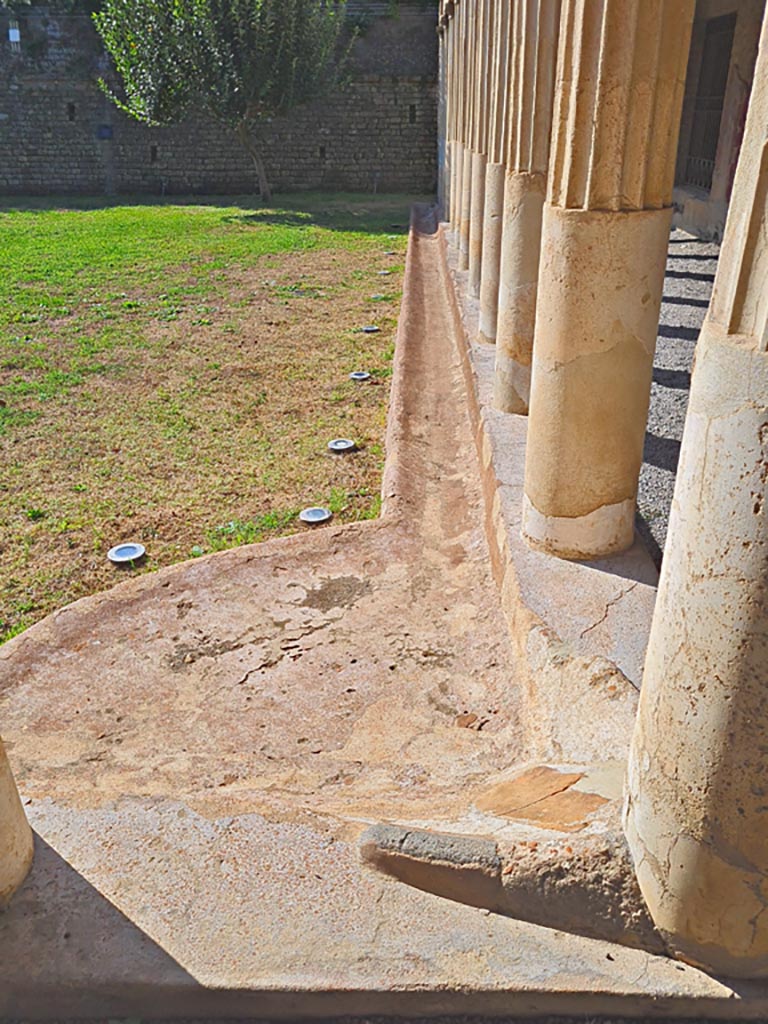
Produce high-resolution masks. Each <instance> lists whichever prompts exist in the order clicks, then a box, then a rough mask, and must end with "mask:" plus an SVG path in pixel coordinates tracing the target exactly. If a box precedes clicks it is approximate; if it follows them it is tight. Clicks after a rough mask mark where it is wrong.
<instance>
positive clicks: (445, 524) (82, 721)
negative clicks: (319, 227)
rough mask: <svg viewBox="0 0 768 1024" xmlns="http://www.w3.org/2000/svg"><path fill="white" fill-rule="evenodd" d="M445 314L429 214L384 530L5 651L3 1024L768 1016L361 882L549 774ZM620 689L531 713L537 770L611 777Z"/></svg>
mask: <svg viewBox="0 0 768 1024" xmlns="http://www.w3.org/2000/svg"><path fill="white" fill-rule="evenodd" d="M450 287H451V285H450V278H449V275H448V273H447V270H446V265H445V258H444V252H443V240H442V237H441V235H440V234H439V232H436V231H435V230H434V224H433V223H432V222H431V220H430V217H429V215H428V213H427V212H426V211H422V214H421V220H420V222H419V230H416V231H414V233H413V235H412V239H411V245H410V252H409V262H408V267H407V271H406V286H405V295H404V302H403V310H402V316H401V324H400V333H399V338H398V349H397V353H396V357H395V358H396V361H395V378H394V384H393V393H392V406H391V410H390V425H389V433H388V444H387V452H388V455H387V468H386V473H385V480H384V496H385V514H384V516H383V518H382V519H381V520H380V521H379V522H377V523H365V524H359V525H354V526H347V527H344V528H329V529H324V530H320V531H316V532H308V533H305V534H301V535H298V536H295V537H292V538H288V539H285V540H278V541H274V542H269V543H266V544H262V545H256V546H252V547H246V548H241V549H238V550H234V551H228V552H225V553H222V554H220V555H213V556H210V557H207V558H202V559H199V560H196V561H194V562H191V563H187V564H184V565H180V566H175V567H172V568H170V569H167V570H163V571H160V572H158V573H156V574H153V575H148V576H142V577H140V578H137V579H136V580H132V581H129V582H127V583H125V584H123V585H121V586H119V587H117V588H115V589H114V590H112V591H109V592H107V593H105V594H102V595H99V596H96V597H93V598H89V599H86V600H84V601H81V602H78V603H77V604H75V605H72V606H70V607H69V608H66V609H64V610H62V611H60V612H59V613H57V614H55V615H54V616H51V617H50V618H49V619H47V620H45V621H43V622H41V623H39V624H38V625H37V626H35V627H33V628H32V629H31V630H29V631H28V632H27V633H25V634H23V635H22V636H20V637H18V638H16V639H15V640H13V641H11V642H9V643H8V644H7V645H5V646H4V647H3V648H1V649H0V722H2V732H3V736H4V740H5V742H6V746H7V749H8V753H9V757H10V759H11V763H12V765H13V768H14V772H15V775H16V778H17V782H18V785H19V789H20V791H21V793H22V797H23V800H24V803H25V806H26V811H27V813H28V816H29V819H30V821H31V823H32V825H33V827H34V829H35V832H36V846H37V850H36V859H35V863H34V866H33V869H32V872H31V874H30V876H29V878H28V880H27V882H26V883H25V884H24V886H23V887H22V889H21V890H20V892H19V893H18V894H17V896H16V898H15V899H14V901H13V902H12V904H11V907H10V909H9V910H8V911H7V912H6V913H5V914H3V915H2V916H0V1015H2V1016H6V1017H24V1018H36V1017H40V1018H63V1017H73V1016H100V1017H103V1016H110V1017H115V1016H130V1017H145V1018H146V1017H152V1018H158V1017H191V1016H194V1017H202V1016H208V1017H225V1016H229V1017H232V1016H238V1015H239V1016H252V1017H253V1016H262V1017H272V1018H277V1017H285V1018H296V1017H319V1016H334V1015H341V1014H355V1015H369V1014H387V1015H393V1014H404V1015H411V1016H418V1015H429V1014H447V1013H451V1014H466V1013H472V1014H486V1015H498V1016H501V1015H506V1016H520V1017H526V1016H536V1015H544V1014H556V1013H559V1014H570V1015H574V1014H591V1015H596V1014H614V1015H623V1016H633V1015H635V1016H686V1017H690V1018H693V1019H702V1018H704V1017H715V1018H733V1019H745V1018H747V1017H754V1018H759V1017H765V1016H766V1014H768V988H766V987H765V986H763V985H752V984H746V983H739V984H738V986H734V985H731V984H729V983H728V982H724V981H720V980H716V979H712V978H710V977H708V976H706V975H705V974H703V973H701V972H699V971H697V970H695V969H693V968H690V967H687V966H685V965H682V964H679V963H674V962H673V961H671V960H668V959H666V958H663V957H657V956H651V955H649V954H646V953H644V952H641V951H637V950H631V949H627V948H624V947H619V946H614V945H610V944H608V943H605V942H600V941H596V940H590V939H586V938H579V937H575V936H571V935H566V934H564V933H562V932H558V931H554V930H550V929H546V928H541V927H537V926H535V925H531V924H525V923H520V922H517V921H514V920H510V919H507V918H504V917H502V916H499V915H495V914H491V913H489V912H488V911H484V910H480V909H475V908H472V907H468V906H464V905H462V904H459V903H455V902H452V901H449V900H447V899H443V898H441V897H438V896H433V895H430V894H428V893H425V892H420V891H418V890H415V889H412V888H409V887H407V886H405V885H403V884H401V883H399V882H396V881H394V880H391V879H387V878H384V877H383V876H380V875H378V874H376V873H373V872H372V871H370V870H368V869H367V868H364V867H363V866H362V865H361V863H360V857H359V851H358V839H359V836H360V834H361V833H362V831H363V830H364V829H365V828H366V827H367V826H368V825H370V824H371V823H376V822H381V821H393V822H399V823H405V824H412V825H414V826H418V827H421V828H429V827H434V828H437V829H440V830H442V831H451V830H456V831H463V832H472V833H473V834H492V835H493V834H496V835H503V834H504V832H505V829H506V828H507V827H508V826H509V827H510V828H511V827H515V826H514V822H512V823H510V822H505V820H504V815H503V814H502V813H501V812H499V813H494V812H493V811H492V810H491V811H488V810H485V811H479V810H478V807H477V801H478V798H479V797H481V796H482V795H483V794H485V793H487V791H488V790H490V789H492V787H493V786H494V785H496V784H497V783H499V782H501V781H504V780H506V779H509V778H511V777H513V776H514V775H516V774H519V772H520V771H521V769H522V768H524V767H525V766H530V765H537V764H542V763H552V760H553V758H552V756H551V755H552V753H553V752H552V750H549V749H548V748H547V746H546V743H543V741H542V737H541V723H540V721H537V720H536V718H537V715H538V713H539V712H538V708H539V703H538V701H537V700H535V699H533V696H534V693H533V690H532V684H531V682H530V671H531V670H530V666H525V665H523V664H522V662H521V658H520V654H519V650H518V646H517V645H516V644H515V643H513V641H512V639H511V635H510V632H509V623H508V616H507V615H506V614H505V611H504V610H503V607H502V602H501V600H500V596H499V589H498V587H497V583H496V582H495V581H494V578H493V575H492V571H491V558H490V555H489V548H488V543H487V536H486V530H485V528H484V523H485V522H486V511H485V510H484V502H485V501H487V497H488V496H487V488H486V492H485V495H484V491H483V486H484V485H483V483H482V480H481V473H480V465H481V460H479V459H478V454H477V450H476V446H475V430H476V422H475V426H473V425H472V424H473V414H472V409H471V406H472V403H473V402H474V401H475V399H474V398H473V397H472V396H468V394H467V391H466V387H467V384H466V380H467V378H466V377H465V374H464V373H463V372H462V359H464V360H466V353H464V352H463V350H462V344H463V342H462V340H461V338H460V336H459V331H458V323H457V320H456V317H455V315H454V307H453V306H452V301H451V299H450V294H449V289H450ZM574 664H575V663H574ZM574 671H575V669H574ZM618 676H620V678H621V679H624V677H623V676H621V674H620V673H619V674H618ZM618 676H617V678H618ZM590 678H591V677H590ZM543 685H544V684H543ZM546 685H550V684H549V683H547V684H546ZM579 685H581V684H579ZM590 685H591V684H590ZM614 685H615V684H614ZM619 685H620V686H621V687H623V689H622V692H621V693H620V694H619V701H618V703H616V702H615V701H614V703H611V702H610V701H608V702H607V703H606V704H605V715H604V720H603V721H602V722H601V723H596V722H595V705H594V704H584V705H583V706H581V707H579V706H575V704H577V703H578V702H574V701H573V700H572V698H571V695H570V694H569V693H568V692H567V690H564V691H563V692H562V693H560V694H558V693H555V694H552V695H550V699H549V703H548V706H549V707H550V712H549V713H550V714H553V715H554V714H559V716H560V722H559V735H561V737H564V738H562V739H561V741H560V743H559V749H558V751H557V753H558V763H562V764H566V765H573V764H574V762H579V763H583V762H584V756H583V752H584V751H585V750H587V751H589V750H591V749H592V748H593V747H594V748H596V749H600V750H604V751H605V757H606V758H607V759H610V760H611V761H612V763H613V762H615V761H616V760H617V758H618V759H619V760H620V756H621V753H622V749H623V748H622V745H623V744H626V742H628V739H629V736H628V731H627V723H628V722H630V721H631V715H632V711H633V707H634V699H635V693H636V691H635V689H634V688H633V687H632V686H631V684H630V683H629V682H628V681H627V680H626V679H624V682H623V683H619ZM593 689H594V687H593ZM598 696H599V694H598ZM558 703H559V705H560V710H559V712H558V711H552V710H551V707H552V706H553V705H555V704H558ZM601 730H603V732H602V733H601ZM588 736H592V737H593V739H592V740H589V739H585V737H588ZM569 737H570V739H569ZM571 741H572V742H571ZM583 825H584V828H585V829H586V830H589V829H590V828H592V827H596V826H594V825H593V823H592V822H591V820H590V819H589V818H588V817H587V818H585V821H584V822H583ZM527 827H529V826H526V828H527ZM531 834H537V835H540V837H541V841H546V839H547V836H548V835H549V831H548V829H546V828H542V829H538V830H534V833H531Z"/></svg>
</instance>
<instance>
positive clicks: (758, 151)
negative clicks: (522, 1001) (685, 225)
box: [625, 25, 768, 977]
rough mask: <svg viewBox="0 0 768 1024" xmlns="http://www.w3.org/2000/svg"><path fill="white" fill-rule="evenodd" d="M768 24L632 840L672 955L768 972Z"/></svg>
mask: <svg viewBox="0 0 768 1024" xmlns="http://www.w3.org/2000/svg"><path fill="white" fill-rule="evenodd" d="M767 349H768V28H767V27H766V25H764V26H763V31H762V38H761V46H760V53H759V56H758V64H757V68H756V71H755V79H754V85H753V92H752V99H751V102H750V107H749V113H748V116H747V123H746V129H745V135H744V141H743V145H742V149H741V156H740V159H739V164H738V168H737V171H736V178H735V182H734V187H733V193H732V197H731V205H730V212H729V214H728V220H727V224H726V229H725V235H724V239H723V246H722V250H721V253H720V261H719V265H718V270H717V277H716V280H715V287H714V293H713V297H712V302H711V305H710V308H709V312H708V315H707V318H706V321H705V323H704V327H703V329H702V332H701V336H700V338H699V342H698V346H697V348H696V366H695V370H694V373H693V380H692V384H691V393H690V404H689V406H688V415H687V419H686V424H685V431H684V434H683V442H682V451H681V457H680V464H679V467H678V471H677V481H676V485H675V497H674V501H673V503H672V514H671V517H670V523H669V534H668V537H667V544H666V549H665V552H664V563H663V566H662V572H661V580H660V582H659V594H658V599H657V602H656V609H655V613H654V617H653V625H652V629H651V636H650V641H649V645H648V653H647V658H646V664H645V675H644V678H643V689H642V696H641V700H640V708H639V712H638V718H637V724H636V728H635V733H634V737H633V741H632V747H631V751H630V758H629V773H628V783H627V803H626V807H625V831H626V834H627V838H628V840H629V845H630V848H631V851H632V854H633V857H634V860H635V866H636V872H637V878H638V881H639V883H640V888H641V890H642V892H643V895H644V897H645V899H646V902H647V904H648V907H649V910H650V912H651V915H652V917H653V919H654V921H655V923H656V925H657V927H658V928H659V930H660V931H661V933H662V934H663V935H664V937H665V938H666V940H667V943H668V945H669V947H670V949H671V950H672V951H673V952H675V953H676V954H678V955H679V956H682V957H684V958H685V959H687V960H691V961H693V962H695V963H698V964H700V965H702V966H704V967H705V968H707V969H709V970H712V971H716V972H720V973H724V974H728V975H741V976H752V977H757V976H762V977H765V976H768V701H767V700H766V680H767V679H768V520H767V519H766V517H767V516H768V493H767V491H768V486H767V481H768V352H767V351H766V350H767Z"/></svg>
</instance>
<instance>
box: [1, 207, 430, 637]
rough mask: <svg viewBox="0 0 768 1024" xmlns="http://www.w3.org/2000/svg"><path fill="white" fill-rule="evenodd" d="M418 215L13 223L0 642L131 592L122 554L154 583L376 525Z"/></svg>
mask: <svg viewBox="0 0 768 1024" xmlns="http://www.w3.org/2000/svg"><path fill="white" fill-rule="evenodd" d="M409 205H410V199H409V198H408V197H403V196H397V197H391V196H383V197H369V196H366V197H361V196H323V195H319V194H317V195H304V196H301V197H300V198H297V197H290V198H289V199H286V200H285V201H282V200H281V201H280V202H279V203H276V204H275V205H274V207H273V208H271V209H260V208H255V207H254V205H253V204H252V203H251V202H250V200H247V201H243V202H237V201H233V200H231V199H227V200H226V201H225V202H222V203H219V202H217V201H215V200H211V201H206V202H200V201H190V202H188V203H184V202H174V203H160V202H157V203H153V202H145V201H142V202H137V203H130V202H119V203H115V204H105V203H104V202H102V201H100V200H76V201H70V200H66V201H56V202H51V201H44V200H30V201H28V202H25V203H21V202H18V201H15V200H14V201H10V200H7V201H6V205H5V206H0V249H2V251H3V255H4V264H5V269H6V272H5V273H4V275H3V276H2V278H0V570H2V575H1V576H0V642H1V641H2V640H3V639H8V638H9V637H10V636H13V635H15V634H16V633H18V632H19V631H21V630H22V629H24V628H26V627H27V626H29V625H31V624H32V623H33V622H34V621H37V620H38V619H39V618H41V617H42V616H43V615H45V614H48V613H49V612H50V611H52V610H54V609H55V608H56V607H59V606H61V605H62V604H64V603H67V602H69V601H71V600H74V599H76V598H78V597H81V596H83V595H85V594H89V593H93V592H94V591H97V590H100V589H103V588H104V587H107V586H109V585H111V584H112V583H114V582H116V581H117V580H119V579H121V578H124V575H123V574H121V573H118V572H117V571H116V570H114V569H113V568H112V567H111V566H109V564H108V563H107V562H106V552H107V550H108V549H109V548H110V547H111V546H112V545H113V544H117V543H119V542H121V541H125V540H139V541H141V542H142V543H144V544H145V545H146V546H147V549H148V558H147V562H146V565H145V566H144V567H142V568H141V569H136V570H134V571H136V572H139V571H149V570H151V569H154V568H157V567H159V566H161V565H168V564H171V563H173V562H176V561H179V560H181V559H184V558H189V557H193V556H194V555H198V554H200V553H202V552H209V551H219V550H224V549H225V548H228V547H232V546H235V545H237V544H242V543H251V542H253V541H259V540H263V539H266V538H268V537H273V536H278V535H282V534H285V533H289V532H292V531H294V530H296V529H299V528H300V524H299V523H298V520H297V518H296V517H297V515H298V512H299V510H300V509H301V508H302V507H304V506H307V505H312V504H324V505H326V506H328V507H330V508H331V509H332V511H334V513H335V515H336V521H337V522H338V521H342V522H350V521H353V520H357V519H365V518H372V517H374V516H376V515H378V512H379V498H378V492H379V486H380V476H381V469H382V463H383V432H384V426H385V418H386V401H387V397H388V377H389V376H390V375H391V360H392V352H393V343H394V335H395V327H396V317H397V312H398V305H399V297H400V293H399V288H400V284H401V278H402V267H403V258H404V254H405V248H406V239H407V218H408V208H409ZM389 251H392V252H394V255H391V256H387V255H385V253H386V252H389ZM382 269H387V270H392V274H391V275H389V276H386V277H382V276H379V275H378V273H377V272H378V271H379V270H382ZM374 296H375V298H374ZM372 322H373V323H375V324H376V325H377V326H379V327H380V328H381V330H380V332H379V333H378V334H370V335H369V334H362V333H360V332H359V330H358V328H359V327H360V326H362V325H364V324H368V323H372ZM355 369H367V370H369V371H371V372H372V373H373V379H372V381H371V382H370V383H367V384H364V385H360V384H354V383H353V382H351V381H349V379H348V374H349V373H350V372H351V371H352V370H355ZM335 436H350V437H354V439H355V440H356V441H357V443H358V445H359V451H358V452H357V453H356V454H355V455H353V456H347V457H342V458H338V457H334V456H332V455H329V454H328V453H327V450H326V444H327V441H328V440H329V439H330V438H332V437H335Z"/></svg>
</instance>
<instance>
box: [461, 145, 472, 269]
mask: <svg viewBox="0 0 768 1024" xmlns="http://www.w3.org/2000/svg"><path fill="white" fill-rule="evenodd" d="M472 156H473V154H472V150H471V149H469V147H467V146H465V147H464V152H463V153H462V159H461V202H460V208H459V270H469V223H470V214H471V206H472Z"/></svg>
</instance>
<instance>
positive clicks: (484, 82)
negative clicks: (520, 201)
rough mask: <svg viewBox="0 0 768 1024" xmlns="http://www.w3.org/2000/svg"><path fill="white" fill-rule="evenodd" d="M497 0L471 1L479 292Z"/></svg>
mask: <svg viewBox="0 0 768 1024" xmlns="http://www.w3.org/2000/svg"><path fill="white" fill-rule="evenodd" d="M497 2H498V0H475V8H476V12H475V15H474V20H475V62H476V71H475V76H474V95H475V100H474V104H475V105H474V115H473V122H474V124H473V133H472V185H471V194H470V210H469V266H468V269H469V293H470V295H473V296H475V297H477V296H479V294H480V273H481V267H482V259H483V218H484V209H485V168H486V164H487V162H488V157H487V146H488V107H489V100H490V95H491V88H490V79H491V76H490V74H489V71H490V64H491V59H490V54H491V49H490V42H491V39H490V21H491V16H492V10H493V8H494V7H495V5H496V3H497Z"/></svg>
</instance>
